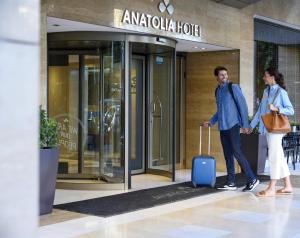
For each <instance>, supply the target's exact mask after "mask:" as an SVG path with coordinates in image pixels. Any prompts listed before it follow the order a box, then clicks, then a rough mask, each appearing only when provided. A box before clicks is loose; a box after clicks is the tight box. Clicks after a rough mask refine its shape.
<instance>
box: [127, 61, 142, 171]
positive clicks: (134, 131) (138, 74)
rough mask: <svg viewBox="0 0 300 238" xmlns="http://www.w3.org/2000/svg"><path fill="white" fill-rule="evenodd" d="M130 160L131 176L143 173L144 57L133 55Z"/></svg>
mask: <svg viewBox="0 0 300 238" xmlns="http://www.w3.org/2000/svg"><path fill="white" fill-rule="evenodd" d="M130 72H131V142H130V143H131V159H130V163H131V164H130V168H131V173H132V174H137V173H143V172H144V171H145V158H144V142H145V140H144V134H145V133H144V132H145V131H144V128H145V126H144V124H145V123H144V121H145V120H144V115H145V112H144V75H145V57H144V56H138V55H133V56H132V60H131V70H130Z"/></svg>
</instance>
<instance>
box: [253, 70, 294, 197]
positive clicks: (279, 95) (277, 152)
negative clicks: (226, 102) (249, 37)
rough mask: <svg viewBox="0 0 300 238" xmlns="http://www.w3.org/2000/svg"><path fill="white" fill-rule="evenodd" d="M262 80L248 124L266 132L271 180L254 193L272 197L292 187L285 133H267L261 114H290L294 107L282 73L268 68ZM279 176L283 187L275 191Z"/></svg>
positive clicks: (289, 192) (290, 190)
mask: <svg viewBox="0 0 300 238" xmlns="http://www.w3.org/2000/svg"><path fill="white" fill-rule="evenodd" d="M263 80H264V82H265V84H266V85H267V86H268V87H267V88H266V89H265V90H264V93H263V98H262V100H261V103H260V105H259V108H258V111H257V112H256V114H255V116H254V118H253V120H252V122H251V124H250V126H251V128H252V129H253V128H255V127H256V125H257V124H258V123H259V132H260V133H261V134H266V137H267V142H268V158H269V164H270V177H271V180H270V183H269V186H268V187H267V188H266V189H265V190H263V191H260V192H258V193H257V194H256V195H257V196H259V197H272V196H275V195H278V194H292V193H293V188H292V185H291V181H290V171H289V168H288V165H287V163H286V160H285V158H284V153H283V148H282V137H283V136H284V135H285V134H284V133H282V134H277V133H276V134H275V133H269V132H268V131H267V130H266V128H265V126H264V124H263V122H262V119H261V116H262V115H265V114H267V113H269V112H270V111H277V112H278V111H279V113H281V114H284V115H287V116H291V115H293V114H294V108H293V106H292V104H291V102H290V99H289V97H288V94H287V91H286V90H285V89H286V87H285V84H284V79H283V75H282V74H281V73H279V72H278V70H277V69H276V68H268V69H267V70H266V71H265V74H264V77H263ZM272 102H273V104H272ZM281 178H283V179H284V187H283V188H281V189H279V190H277V191H275V186H276V182H277V180H278V179H281Z"/></svg>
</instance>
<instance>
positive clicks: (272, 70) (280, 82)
mask: <svg viewBox="0 0 300 238" xmlns="http://www.w3.org/2000/svg"><path fill="white" fill-rule="evenodd" d="M265 71H266V72H268V74H270V76H273V77H274V78H275V82H276V83H277V84H278V85H279V86H280V87H281V88H283V89H285V90H286V86H285V83H284V78H283V75H282V74H281V73H280V72H279V71H278V69H277V68H275V67H269V68H267V69H266V70H265Z"/></svg>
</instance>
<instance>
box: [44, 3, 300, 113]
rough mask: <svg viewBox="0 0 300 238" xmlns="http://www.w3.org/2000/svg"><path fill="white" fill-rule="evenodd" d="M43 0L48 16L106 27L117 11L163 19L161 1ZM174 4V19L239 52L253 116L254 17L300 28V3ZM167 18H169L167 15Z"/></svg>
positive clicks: (218, 43)
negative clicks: (241, 6)
mask: <svg viewBox="0 0 300 238" xmlns="http://www.w3.org/2000/svg"><path fill="white" fill-rule="evenodd" d="M44 1H46V2H47V6H46V10H47V15H48V16H53V17H58V18H63V19H69V20H74V21H82V22H86V23H92V24H98V25H104V26H114V10H115V9H121V10H123V9H132V10H136V11H141V12H146V13H149V14H153V15H158V16H160V14H159V12H158V10H157V4H158V3H159V0H85V1H82V0H44ZM42 2H43V1H42ZM171 2H172V4H173V5H174V8H175V11H174V14H173V16H172V18H173V19H175V20H182V21H186V22H190V23H195V24H199V25H201V26H202V35H203V39H204V41H205V42H207V43H211V44H216V45H220V46H226V47H231V48H234V49H240V84H241V87H242V88H243V90H244V92H245V96H246V99H247V101H248V104H249V111H250V113H252V112H253V82H254V48H253V47H254V45H253V17H254V15H260V16H266V17H270V18H273V19H278V20H280V21H284V22H288V23H291V24H296V25H300V1H299V0H286V1H282V0H261V1H259V2H258V3H256V4H252V5H250V6H248V7H246V8H244V9H242V10H239V9H236V8H232V7H229V6H225V5H223V4H219V3H216V2H214V1H211V0H201V1H199V0H173V1H171ZM42 13H43V4H42ZM162 15H164V14H162ZM165 16H167V15H166V13H165ZM43 24H45V19H44V18H43V17H42V25H43ZM42 29H43V27H42ZM42 40H43V38H42ZM45 47H46V46H45V45H42V50H43V49H45ZM41 57H43V58H42V64H43V65H45V63H46V61H45V57H44V54H42V56H41ZM42 70H43V71H46V67H42ZM44 75H46V73H45V72H44V73H41V76H42V77H44ZM42 85H43V84H42ZM42 90H43V89H42ZM43 92H44V91H43ZM41 98H42V99H43V98H45V96H42V97H41Z"/></svg>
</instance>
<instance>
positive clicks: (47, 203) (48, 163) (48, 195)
mask: <svg viewBox="0 0 300 238" xmlns="http://www.w3.org/2000/svg"><path fill="white" fill-rule="evenodd" d="M39 142H40V166H39V168H40V177H39V178H40V180H39V181H40V196H39V205H40V215H44V214H48V213H51V212H52V207H53V202H54V195H55V185H56V176H57V168H58V158H59V150H58V124H57V122H56V121H55V120H54V119H51V118H49V117H48V116H47V113H46V111H45V110H43V109H42V108H41V107H40V138H39Z"/></svg>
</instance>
